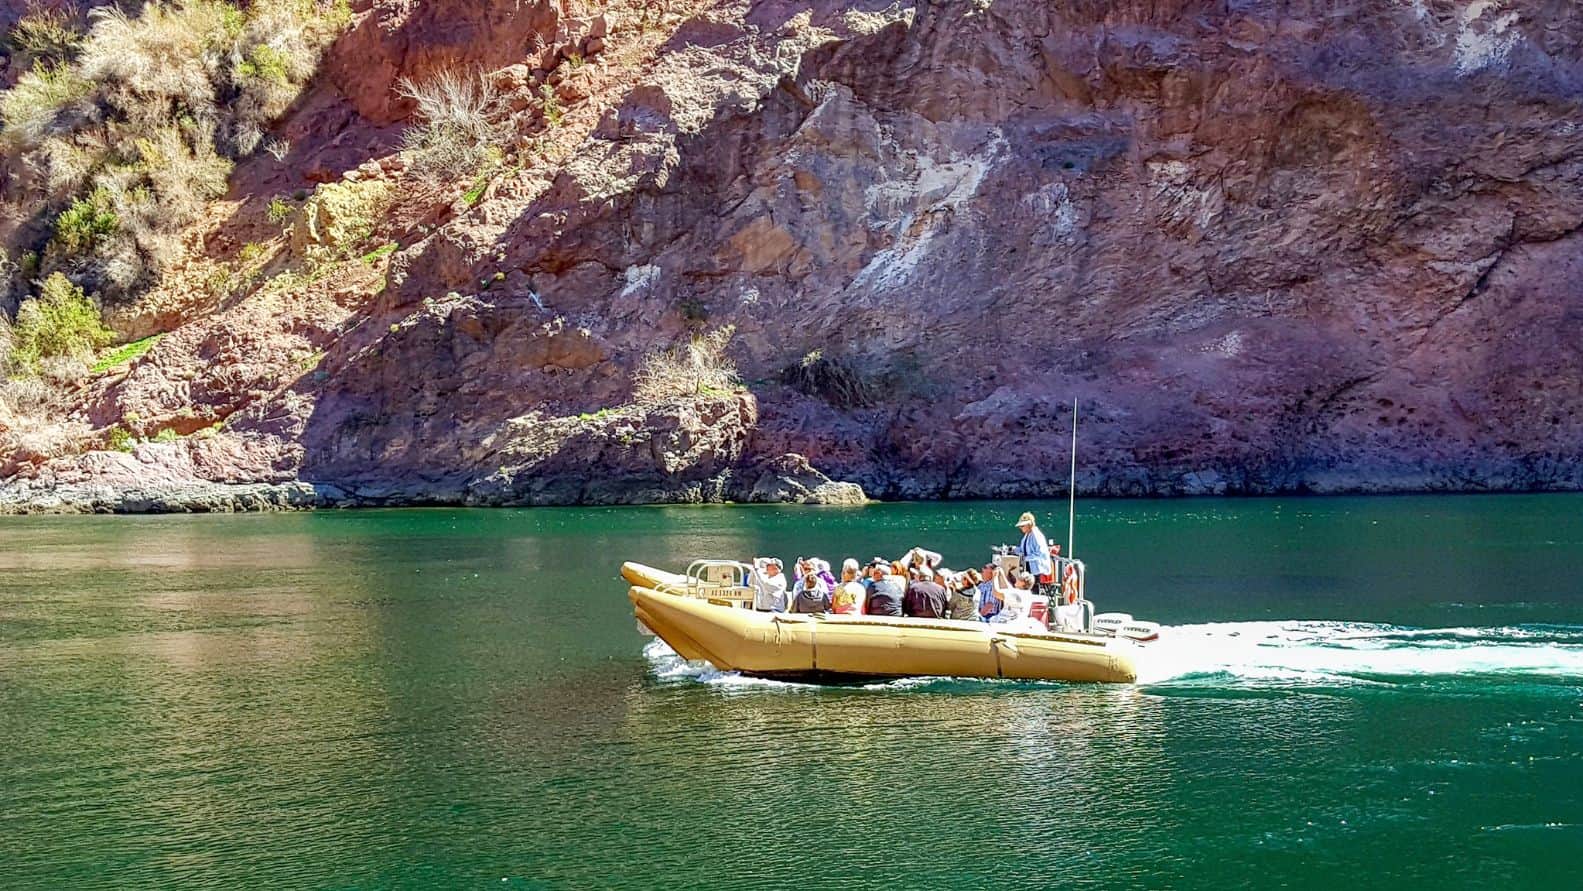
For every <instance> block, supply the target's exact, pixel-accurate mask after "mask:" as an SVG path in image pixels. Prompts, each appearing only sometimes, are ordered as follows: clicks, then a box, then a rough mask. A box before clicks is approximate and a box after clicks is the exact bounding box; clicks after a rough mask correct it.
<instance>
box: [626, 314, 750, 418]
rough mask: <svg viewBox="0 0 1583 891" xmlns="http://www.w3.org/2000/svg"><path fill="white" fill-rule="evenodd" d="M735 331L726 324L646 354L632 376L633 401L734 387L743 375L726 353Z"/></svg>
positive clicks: (649, 402)
mask: <svg viewBox="0 0 1583 891" xmlns="http://www.w3.org/2000/svg"><path fill="white" fill-rule="evenodd" d="M735 335H736V328H735V327H733V326H731V325H726V326H724V327H722V328H716V329H715V330H713V331H710V332H708V333H706V334H696V335H694V336H693V337H692V338H690V339H689V340H688V341H687V342H686V343H684V344H682V345H680V346H676V347H672V348H670V349H666V350H655V351H654V352H651V353H649V354H648V355H646V356H644V357H643V361H642V362H641V363H640V364H639V365H638V370H637V372H636V373H635V374H633V376H632V401H633V402H636V403H637V404H639V405H655V404H658V403H662V402H670V401H674V400H677V399H693V398H696V397H699V396H711V395H724V394H726V393H730V392H731V391H732V390H735V389H736V387H737V386H738V385H739V384H740V383H741V379H740V378H739V377H738V376H737V367H736V364H735V363H733V362H732V361H731V359H730V358H729V357H728V356H726V347H727V346H730V344H731V338H732V337H733V336H735Z"/></svg>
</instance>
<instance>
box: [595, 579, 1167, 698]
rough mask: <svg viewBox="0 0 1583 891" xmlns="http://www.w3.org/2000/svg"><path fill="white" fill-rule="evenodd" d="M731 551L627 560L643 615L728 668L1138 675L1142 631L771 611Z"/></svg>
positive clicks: (1121, 678)
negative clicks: (677, 559) (678, 565)
mask: <svg viewBox="0 0 1583 891" xmlns="http://www.w3.org/2000/svg"><path fill="white" fill-rule="evenodd" d="M737 565H738V564H732V563H730V562H728V561H698V562H697V563H695V564H694V565H693V566H692V567H690V568H689V569H688V572H687V573H686V574H685V575H678V574H676V573H671V572H665V571H663V570H659V569H655V568H653V567H649V566H644V565H643V564H641V563H625V564H623V565H622V567H621V575H622V577H624V578H625V579H626V580H627V582H628V583H629V584H630V585H631V586H632V587H631V588H630V589H629V591H628V596H629V597H631V599H632V607H633V611H634V612H635V613H636V615H637V618H638V621H639V622H641V623H642V624H643V625H644V626H645V627H647V628H648V629H649V630H651V631H653V632H654V633H655V634H656V635H658V636H659V637H660V638H661V639H662V640H664V641H665V642H666V643H667V644H669V645H670V646H671V648H672V649H674V650H675V651H676V652H677V654H679V655H680V656H681V657H682V658H684V659H690V660H697V659H702V660H705V661H707V662H709V663H710V664H712V665H714V666H715V667H716V668H719V669H721V670H722V671H740V672H742V673H743V674H750V675H756V676H761V677H772V678H783V679H796V680H812V681H818V682H826V683H829V682H835V683H839V682H843V681H862V680H871V679H878V678H896V677H915V676H947V677H968V678H1019V679H1026V680H1051V681H1111V682H1119V683H1131V682H1132V681H1134V680H1136V679H1137V675H1138V672H1137V668H1136V665H1135V663H1134V654H1135V652H1136V649H1137V645H1136V644H1134V643H1133V642H1132V641H1130V640H1127V639H1124V638H1118V637H1111V636H1108V635H1104V634H1085V633H1056V632H1045V631H1021V630H1019V631H1007V630H1001V626H996V625H986V624H984V623H982V622H963V621H954V620H950V619H914V618H903V617H890V616H847V615H823V614H819V615H802V614H791V613H763V612H755V611H753V610H751V609H745V608H743V607H744V605H745V603H746V602H748V601H750V600H751V599H752V593H751V591H750V590H748V589H747V588H746V587H744V586H743V585H742V584H741V581H742V580H741V576H740V575H735V576H734V577H733V575H734V574H733V572H732V567H734V566H737Z"/></svg>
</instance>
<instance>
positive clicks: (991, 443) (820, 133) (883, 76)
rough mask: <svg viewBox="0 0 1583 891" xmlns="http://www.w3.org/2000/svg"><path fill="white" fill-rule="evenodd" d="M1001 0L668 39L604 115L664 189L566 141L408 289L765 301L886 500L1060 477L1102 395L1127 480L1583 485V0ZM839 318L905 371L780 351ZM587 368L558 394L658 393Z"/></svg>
mask: <svg viewBox="0 0 1583 891" xmlns="http://www.w3.org/2000/svg"><path fill="white" fill-rule="evenodd" d="M972 6H973V5H972V4H942V5H939V6H936V7H933V8H930V9H927V10H923V11H921V12H920V13H919V15H918V17H917V19H916V20H915V21H913V22H912V23H911V24H910V25H907V24H895V25H891V26H889V27H885V28H882V29H880V30H878V31H877V32H876V33H873V34H868V35H861V36H860V35H858V34H855V33H852V29H850V28H849V29H847V30H846V31H845V32H842V31H841V27H840V25H841V21H842V18H841V16H840V15H839V14H838V13H839V11H836V12H835V13H829V14H827V15H826V16H825V17H824V19H823V20H822V23H823V24H824V25H825V26H826V27H832V28H833V29H834V30H836V31H837V32H838V33H839V34H840V35H841V36H840V37H838V38H837V39H832V40H828V41H825V42H823V43H821V44H819V45H817V46H815V47H814V48H812V49H810V50H809V51H808V52H807V53H806V55H804V56H803V57H802V58H801V59H800V60H799V61H800V64H799V65H797V66H796V71H795V74H794V75H792V76H790V77H788V78H786V79H784V80H780V81H778V82H777V81H776V79H775V76H774V75H775V73H776V72H775V69H774V68H773V66H769V65H767V64H760V66H759V67H757V68H755V67H754V63H753V62H752V61H745V60H749V59H750V58H751V57H752V54H751V53H750V52H749V51H748V49H747V48H748V47H763V46H765V45H772V46H773V45H774V44H776V43H777V42H779V43H780V44H782V45H784V44H785V43H786V42H787V39H786V38H785V36H784V29H782V31H780V32H775V31H773V25H771V24H770V23H778V22H784V21H786V20H787V19H788V18H790V15H789V13H791V12H793V11H795V10H796V9H799V8H801V7H800V6H794V5H791V4H761V5H758V6H756V7H754V8H753V9H752V10H749V11H748V12H747V14H746V15H745V16H744V20H745V22H746V24H741V23H740V22H734V23H733V24H734V25H736V30H732V29H731V28H730V27H720V26H715V27H713V28H712V29H705V28H700V29H699V31H698V33H699V34H700V35H702V36H701V37H700V38H699V39H698V40H697V41H696V45H694V46H692V47H691V48H689V49H688V50H686V51H685V53H691V54H693V55H695V56H697V57H698V58H699V59H705V58H707V59H709V60H711V62H713V63H714V64H716V65H717V66H719V67H720V68H724V69H728V70H731V71H732V73H733V77H732V78H731V79H730V81H729V83H727V82H726V81H724V80H723V79H722V78H720V77H719V76H718V74H717V72H713V71H710V70H708V69H709V66H708V65H705V64H699V63H698V62H694V63H692V64H681V63H678V64H676V65H674V66H672V67H671V68H669V69H667V68H666V67H665V66H663V65H662V66H661V67H660V68H659V69H658V70H657V71H656V72H655V74H654V76H653V83H652V84H650V85H647V86H644V87H641V88H638V89H635V90H634V91H633V92H632V94H631V95H630V96H629V99H628V101H627V102H626V103H625V104H624V105H623V106H622V107H621V108H620V109H619V110H618V112H617V113H615V114H613V115H612V116H611V118H610V120H609V121H608V122H607V125H606V126H604V127H602V128H601V136H603V137H604V138H603V139H601V138H600V137H598V136H596V138H595V139H594V140H592V141H591V142H590V144H589V145H588V146H586V147H585V149H584V150H583V155H584V156H585V157H587V158H601V157H605V158H609V159H612V160H619V161H621V162H623V163H624V164H625V165H626V166H627V167H630V168H632V169H634V170H636V171H638V178H639V182H638V184H637V185H635V186H633V187H631V188H630V189H626V190H619V189H616V190H614V194H612V195H606V194H604V193H605V192H607V191H611V189H610V188H609V185H608V183H607V182H605V181H603V180H601V179H600V178H599V177H598V176H594V175H589V174H581V175H580V174H578V173H577V172H575V171H574V172H563V173H562V175H561V177H560V178H559V179H558V180H557V182H556V185H555V188H554V189H552V190H551V191H550V192H549V193H547V195H546V196H545V197H543V198H541V199H540V200H538V201H537V202H535V203H532V204H529V205H527V206H526V207H524V208H523V209H522V210H521V211H520V213H518V214H517V215H516V216H515V217H514V218H513V219H512V220H511V221H510V222H509V223H508V224H507V225H504V226H502V227H499V228H498V231H492V230H491V229H490V228H489V227H487V226H478V225H474V226H472V227H471V228H468V226H467V224H466V223H465V222H464V223H462V224H458V225H457V226H455V227H453V231H451V232H447V233H442V234H441V235H440V236H438V237H437V238H436V239H435V241H434V243H433V244H431V245H430V246H429V247H428V249H427V251H426V253H423V254H420V255H419V256H418V258H417V259H416V260H415V261H414V263H413V264H412V270H413V273H412V275H411V276H410V277H409V278H408V280H407V281H406V283H405V284H404V286H403V288H402V291H403V293H406V294H409V295H417V294H419V293H424V292H431V291H433V290H436V289H442V288H450V287H465V281H466V279H464V278H463V277H462V276H463V275H464V274H468V273H470V272H472V271H473V270H474V269H475V268H476V266H475V265H474V264H472V263H471V262H470V261H471V260H472V259H473V258H476V257H480V256H482V255H485V254H488V253H490V252H493V251H497V250H504V251H505V252H506V254H507V259H506V261H505V263H504V265H506V266H508V267H510V268H511V269H512V270H513V282H514V283H517V284H518V285H519V290H526V288H527V287H531V288H532V290H533V292H534V293H536V294H540V295H543V299H544V300H545V302H546V304H547V305H548V306H549V307H550V309H549V310H548V311H549V312H551V313H553V314H560V315H563V316H567V317H571V316H574V315H577V316H583V317H587V318H589V319H591V320H593V322H592V323H591V325H590V328H591V330H592V331H593V333H594V336H595V337H596V338H598V339H599V340H600V341H602V342H604V343H607V344H609V350H610V354H611V357H612V360H613V361H615V362H618V363H622V364H625V363H626V362H628V361H630V358H631V356H632V355H633V354H634V353H635V352H637V351H638V350H639V349H640V348H641V347H642V346H643V345H644V344H646V343H649V342H652V341H653V340H655V339H656V338H660V339H664V338H669V337H674V336H677V335H678V334H679V332H680V331H681V330H682V329H683V324H684V320H683V315H684V308H688V309H686V310H685V312H686V313H690V314H692V315H695V316H696V315H697V314H699V312H700V311H702V312H706V313H707V315H708V319H709V323H710V324H714V323H723V322H730V323H733V324H735V325H737V327H738V331H739V337H740V349H741V359H742V362H743V365H744V371H745V376H746V377H748V378H750V379H755V380H759V381H762V382H763V383H760V384H758V385H756V386H755V392H756V393H757V394H758V396H759V400H760V405H761V409H762V413H763V417H762V419H761V421H760V424H759V427H758V429H757V430H756V431H755V434H754V442H753V448H754V450H756V451H757V452H759V453H760V454H763V455H772V454H778V453H781V452H797V453H800V454H803V455H806V456H808V458H809V459H810V460H811V461H812V463H813V464H814V465H815V466H817V467H819V468H820V469H822V470H825V471H826V472H829V473H831V474H832V475H834V476H837V477H841V478H849V479H856V480H858V481H860V482H862V483H863V484H864V485H865V486H866V487H868V488H869V489H870V491H871V492H878V493H880V494H882V495H889V496H908V497H911V496H938V495H950V496H968V495H1010V494H1025V493H1042V492H1050V493H1054V492H1058V491H1061V490H1062V488H1063V481H1064V477H1065V470H1066V467H1067V458H1068V446H1067V438H1068V435H1069V429H1070V421H1071V408H1070V405H1071V402H1072V400H1073V399H1074V398H1075V399H1077V400H1078V401H1079V403H1080V405H1081V406H1082V409H1081V411H1082V415H1083V418H1084V421H1085V423H1084V424H1083V429H1082V439H1083V454H1082V460H1081V461H1080V464H1081V466H1082V467H1083V470H1082V472H1081V474H1080V477H1081V483H1082V486H1083V488H1085V489H1087V490H1091V491H1100V492H1108V493H1116V494H1144V493H1179V492H1210V491H1232V492H1238V491H1242V492H1249V491H1284V490H1315V491H1339V490H1383V489H1419V488H1428V489H1441V488H1446V489H1473V488H1528V487H1536V488H1547V487H1575V486H1577V485H1578V484H1579V483H1580V481H1583V468H1580V463H1579V457H1580V454H1579V453H1580V450H1583V418H1580V417H1579V414H1578V411H1579V408H1580V407H1583V383H1580V372H1579V369H1580V368H1583V287H1580V286H1583V278H1580V276H1579V269H1580V267H1579V257H1580V246H1583V242H1580V241H1579V238H1578V236H1577V230H1578V227H1579V225H1580V224H1583V156H1580V154H1579V153H1580V151H1583V132H1580V131H1579V130H1578V128H1577V125H1576V123H1575V122H1576V121H1577V120H1578V119H1579V111H1580V108H1579V97H1580V96H1583V92H1580V88H1583V65H1580V51H1579V45H1578V41H1579V39H1580V36H1583V13H1580V11H1579V10H1578V9H1577V8H1576V7H1575V6H1574V5H1573V4H1569V3H1559V2H1556V3H1541V2H1535V3H1507V4H1503V5H1502V9H1501V10H1500V11H1496V10H1494V9H1493V8H1483V11H1482V12H1480V9H1481V7H1479V6H1478V5H1477V4H1462V3H1433V2H1424V3H1376V4H1361V5H1358V6H1356V7H1351V8H1349V9H1350V11H1343V12H1337V11H1336V10H1334V9H1333V8H1332V5H1331V4H1322V3H1321V4H1311V5H1305V4H1295V5H1294V4H1289V3H1279V4H1277V3H1258V2H1253V3H1244V4H1239V5H1238V7H1237V11H1235V12H1232V13H1228V12H1227V11H1226V8H1225V6H1224V5H1223V4H1219V3H1193V2H1181V3H1140V4H1126V3H1123V4H1116V3H1078V4H1049V3H1042V2H1031V0H1030V2H1016V0H996V2H994V3H993V4H985V6H987V9H985V10H983V11H981V12H976V13H973V14H964V8H971V7H972ZM817 12H818V10H816V16H815V18H814V21H813V26H814V27H817V26H819V25H820V24H821V19H820V18H819V16H818V15H817ZM760 29H762V30H760ZM679 40H680V38H679ZM685 53H682V52H679V53H678V54H677V55H678V56H682V55H685ZM760 55H761V56H762V55H769V53H761V54H760ZM742 69H746V70H747V71H748V72H749V73H748V75H746V76H744V75H743V74H741V73H740V72H741V70H742ZM754 75H757V76H759V77H762V78H763V79H764V80H766V81H768V82H770V83H771V84H773V86H770V87H767V88H765V89H763V90H762V91H760V92H757V93H754V92H752V91H751V90H747V91H746V92H747V93H748V95H747V96H746V98H743V92H744V90H742V89H741V88H737V87H735V86H734V85H737V84H741V83H743V82H748V83H750V84H751V83H752V77H753V76H754ZM679 105H680V106H684V107H681V108H678V106H679ZM700 107H701V109H700ZM623 140H624V141H623ZM633 143H638V144H639V145H640V147H639V148H633V147H632V144H633ZM645 143H646V146H644V144H645ZM604 173H605V174H606V175H607V176H610V177H614V176H616V175H617V174H618V173H619V171H612V170H610V169H609V165H607V166H606V168H605V170H604ZM464 235H465V238H464ZM431 258H432V260H431ZM450 269H457V270H465V271H466V272H458V273H457V274H455V275H454V276H452V275H448V274H446V273H445V270H450ZM470 277H471V275H470V274H469V278H470ZM814 350H819V351H821V352H822V354H823V356H824V357H825V358H826V359H840V360H842V361H843V362H844V363H846V364H848V365H849V366H851V367H852V368H855V369H857V370H858V371H859V372H861V373H862V374H865V375H867V376H868V377H869V378H870V379H871V380H872V382H873V384H874V386H875V387H877V388H879V389H880V391H881V393H880V395H879V397H878V398H877V399H875V400H874V404H872V405H868V406H862V407H858V408H856V409H852V408H847V407H838V406H835V405H831V404H830V403H829V402H828V401H826V400H823V399H820V398H819V397H818V396H817V395H805V394H802V393H798V392H795V391H793V390H791V389H789V388H786V387H782V386H779V385H777V384H775V383H773V381H775V380H776V379H778V376H779V374H780V372H781V371H782V370H783V369H785V368H787V367H789V366H792V365H795V364H797V363H798V362H799V361H800V360H801V359H802V358H803V357H804V356H805V355H807V354H809V353H810V352H811V351H814ZM418 361H420V362H422V361H425V360H424V359H422V358H421V357H418ZM484 361H486V362H487V361H488V360H484ZM577 380H579V381H580V385H579V387H576V388H570V390H569V391H567V390H559V389H557V388H552V387H534V388H532V389H531V390H530V391H529V395H528V396H527V397H526V398H527V399H528V400H529V401H532V400H534V399H540V398H546V399H559V400H564V401H567V402H569V403H571V404H574V405H575V404H577V403H578V401H579V399H580V398H582V399H584V400H597V399H601V398H604V399H608V398H614V397H616V396H617V395H618V394H619V389H618V387H617V384H618V382H619V378H611V377H609V376H608V375H607V376H603V377H594V378H589V377H587V376H584V377H582V378H577ZM582 386H586V387H587V389H586V390H583V389H581V387H582ZM585 404H586V403H585Z"/></svg>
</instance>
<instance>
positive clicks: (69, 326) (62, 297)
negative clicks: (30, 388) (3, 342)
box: [9, 272, 113, 374]
mask: <svg viewBox="0 0 1583 891" xmlns="http://www.w3.org/2000/svg"><path fill="white" fill-rule="evenodd" d="M11 336H12V341H13V342H12V347H11V355H10V358H9V364H10V365H11V370H12V372H13V373H21V374H37V373H38V371H39V365H40V363H41V362H42V361H43V360H45V359H53V358H57V357H64V358H72V359H79V360H81V361H83V362H88V361H90V360H92V358H93V353H94V351H95V350H97V349H98V348H100V347H102V346H104V345H105V344H108V343H109V342H110V340H111V338H112V337H113V335H112V334H111V333H110V329H108V328H106V327H105V326H104V322H103V320H102V319H100V317H99V308H98V307H96V306H94V304H93V301H92V300H89V299H88V298H87V297H86V296H84V295H83V292H82V289H81V288H79V287H77V286H76V285H74V284H72V283H71V281H70V280H69V279H67V278H66V276H64V275H61V274H60V273H58V272H57V273H55V274H54V275H51V276H50V277H49V278H48V279H46V280H45V281H44V286H43V288H42V289H41V290H40V293H39V296H38V297H37V298H35V299H33V300H28V301H25V302H23V304H22V306H21V308H19V309H18V310H17V314H16V325H15V326H13V328H12V332H11Z"/></svg>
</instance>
